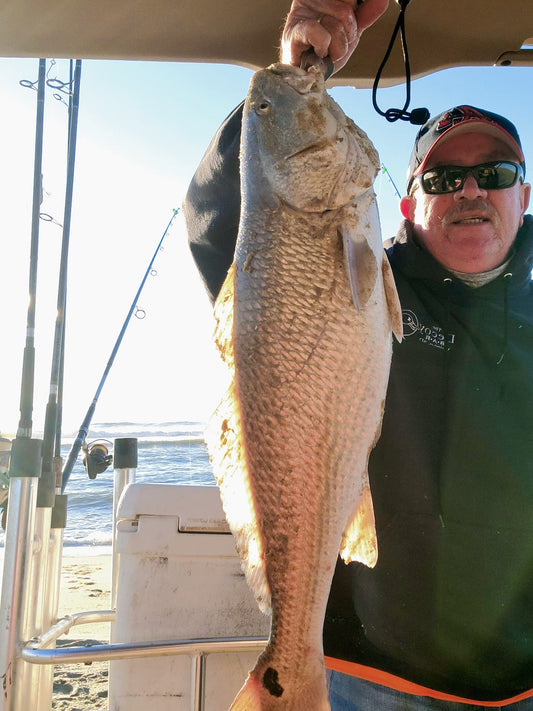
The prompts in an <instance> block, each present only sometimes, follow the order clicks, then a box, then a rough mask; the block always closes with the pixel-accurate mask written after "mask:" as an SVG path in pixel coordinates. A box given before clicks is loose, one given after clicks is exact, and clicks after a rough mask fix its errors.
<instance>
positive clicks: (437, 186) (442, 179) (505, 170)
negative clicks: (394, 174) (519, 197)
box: [416, 160, 524, 195]
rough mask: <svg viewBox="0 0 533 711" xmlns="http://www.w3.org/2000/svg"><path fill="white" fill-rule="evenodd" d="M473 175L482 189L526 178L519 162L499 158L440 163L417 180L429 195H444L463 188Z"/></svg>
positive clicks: (510, 184)
mask: <svg viewBox="0 0 533 711" xmlns="http://www.w3.org/2000/svg"><path fill="white" fill-rule="evenodd" d="M469 175H473V176H474V178H475V180H476V182H477V184H478V186H479V187H480V188H481V189H482V190H504V189H505V188H511V187H512V186H513V185H514V184H515V183H516V181H517V180H518V179H520V180H523V179H524V169H523V168H522V166H521V165H520V164H519V163H513V162H512V161H507V160H498V161H493V162H491V163H480V165H472V166H462V165H438V166H437V167H435V168H430V169H429V170H425V171H424V172H423V173H421V174H420V175H419V176H417V178H416V180H418V182H419V183H420V185H421V187H422V190H423V191H424V192H425V193H427V194H428V195H444V194H445V193H456V192H457V191H458V190H461V188H462V187H463V185H464V184H465V180H466V179H467V177H468V176H469Z"/></svg>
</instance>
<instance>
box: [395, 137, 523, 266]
mask: <svg viewBox="0 0 533 711" xmlns="http://www.w3.org/2000/svg"><path fill="white" fill-rule="evenodd" d="M495 160H512V161H514V162H518V159H517V157H516V156H515V155H513V153H512V151H511V149H510V148H509V147H508V146H507V145H506V144H505V143H504V142H503V141H500V140H499V139H498V138H495V137H493V136H489V135H487V134H484V133H476V132H472V133H461V134H459V135H458V136H451V137H450V138H449V139H448V140H447V141H446V142H445V143H443V144H442V145H441V146H437V147H436V148H435V150H434V151H433V153H432V154H431V156H430V160H429V161H428V164H427V166H426V169H429V168H434V167H436V166H439V165H460V166H474V165H479V164H480V163H485V162H489V161H495ZM530 188H531V186H530V185H528V184H521V183H520V182H519V181H517V182H516V183H515V185H513V186H512V187H510V188H505V189H504V190H482V189H481V188H479V186H478V184H477V182H476V179H475V178H474V176H473V175H468V176H467V178H466V180H465V183H464V185H463V187H462V188H461V189H460V190H458V191H457V192H455V193H447V194H445V195H426V194H425V193H424V192H423V190H422V188H421V186H420V185H417V187H416V188H415V190H414V191H413V192H412V194H411V195H409V196H407V197H404V198H402V201H401V203H400V208H401V211H402V215H403V216H404V217H405V218H406V219H408V220H410V221H411V222H412V223H413V226H414V231H415V234H416V236H417V237H418V239H419V240H420V242H421V243H422V244H423V245H424V246H425V247H426V249H427V250H428V252H430V253H431V254H432V255H433V256H434V257H435V259H437V261H439V262H440V263H441V264H442V265H443V266H444V267H446V268H447V269H451V270H455V271H460V272H467V273H477V272H484V271H488V270H489V269H493V268H495V267H497V266H499V265H500V264H502V263H503V262H504V261H505V259H506V257H507V255H508V253H509V250H510V248H511V245H512V244H513V242H514V239H515V237H516V233H517V231H518V229H519V227H520V226H521V224H522V222H523V216H524V212H525V211H526V209H527V206H528V203H529V194H530Z"/></svg>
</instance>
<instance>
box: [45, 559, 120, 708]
mask: <svg viewBox="0 0 533 711" xmlns="http://www.w3.org/2000/svg"><path fill="white" fill-rule="evenodd" d="M110 607H111V555H110V554H109V555H97V556H78V555H69V551H68V549H67V551H66V553H65V554H64V557H63V566H62V574H61V593H60V598H59V617H60V618H61V617H63V616H64V615H66V614H69V613H73V612H84V611H88V610H109V609H110ZM109 628H110V625H109V623H98V624H87V625H79V626H76V627H73V628H72V629H71V631H70V633H69V634H68V635H66V636H64V637H61V638H60V639H59V640H58V643H57V646H58V647H59V646H79V645H83V644H86V643H87V641H88V640H90V641H92V642H93V643H96V642H98V643H100V644H101V643H107V642H108V641H109ZM108 675H109V662H97V663H94V664H90V665H87V664H69V665H62V666H56V667H55V668H54V687H53V697H52V709H57V711H89V709H91V710H92V709H97V710H101V711H108V708H109V704H108V688H107V687H108Z"/></svg>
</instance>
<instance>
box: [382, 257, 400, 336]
mask: <svg viewBox="0 0 533 711" xmlns="http://www.w3.org/2000/svg"><path fill="white" fill-rule="evenodd" d="M381 270H382V273H383V287H384V289H385V298H386V299H387V306H388V308H389V315H390V319H391V326H392V332H393V333H394V336H395V338H396V340H397V341H398V343H401V341H402V338H403V318H402V307H401V304H400V297H399V296H398V290H397V289H396V282H395V281H394V275H393V273H392V269H391V265H390V264H389V260H388V258H387V254H386V252H385V251H384V252H383V262H382V267H381Z"/></svg>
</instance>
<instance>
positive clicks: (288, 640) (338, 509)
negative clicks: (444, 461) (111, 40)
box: [206, 65, 401, 711]
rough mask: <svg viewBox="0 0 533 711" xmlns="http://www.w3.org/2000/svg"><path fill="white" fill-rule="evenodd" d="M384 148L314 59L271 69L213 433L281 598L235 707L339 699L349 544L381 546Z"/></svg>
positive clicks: (218, 464) (235, 500) (243, 538)
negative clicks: (376, 493)
mask: <svg viewBox="0 0 533 711" xmlns="http://www.w3.org/2000/svg"><path fill="white" fill-rule="evenodd" d="M378 165H379V163H378V160H377V154H376V152H375V150H374V149H373V147H372V145H371V143H370V142H369V141H368V139H367V138H366V136H365V135H364V134H363V133H362V132H361V131H360V129H358V128H357V127H356V126H355V125H354V124H353V122H351V121H350V119H348V118H347V117H346V116H345V115H344V114H343V112H342V111H341V110H340V108H339V107H338V106H337V105H336V104H335V102H333V100H332V99H331V98H330V97H329V96H328V95H327V94H326V92H325V90H324V81H323V76H322V75H321V74H320V72H318V71H317V70H316V69H315V68H311V69H310V70H309V71H308V72H305V71H303V70H301V69H298V68H294V67H288V66H285V65H273V66H272V67H269V68H267V69H266V70H262V71H261V72H258V73H257V74H256V75H254V78H253V79H252V82H251V86H250V91H249V95H248V98H247V100H246V103H245V110H244V118H243V138H242V143H241V175H242V187H241V191H242V211H241V221H240V227H239V236H238V241H237V247H236V252H235V259H234V264H233V266H232V268H231V269H230V272H229V274H228V277H227V279H226V282H225V284H224V286H223V288H222V292H221V294H220V296H219V299H218V301H217V304H216V306H215V317H216V320H217V329H216V342H217V344H218V347H219V350H220V352H221V354H222V356H223V358H224V359H225V360H226V363H227V365H228V367H229V369H230V371H231V374H232V384H231V385H230V388H229V390H228V393H227V395H226V397H225V399H224V400H223V402H222V403H221V405H220V407H219V409H218V410H217V412H216V413H215V415H214V416H213V418H212V421H211V423H210V426H209V429H208V432H207V433H206V440H207V443H208V448H209V452H210V456H211V460H212V463H213V469H214V473H215V476H216V478H217V482H218V484H219V487H220V491H221V497H222V501H223V504H224V508H225V511H226V516H227V518H228V522H229V524H230V527H231V529H232V531H233V533H234V535H235V539H236V545H237V549H238V551H239V554H240V555H241V558H242V560H243V567H244V570H245V573H246V576H247V580H248V582H249V584H250V585H251V587H252V589H253V590H254V592H255V594H256V596H257V598H258V601H259V603H260V605H261V606H262V608H263V609H266V608H270V609H271V614H272V620H271V633H270V638H269V641H268V643H267V646H266V648H265V651H264V652H263V653H262V654H261V655H260V657H259V659H258V661H257V664H256V666H255V667H254V669H253V670H252V671H251V672H250V675H249V677H248V680H247V681H246V683H245V685H244V686H243V689H242V690H241V692H240V693H239V695H238V696H237V698H236V700H235V702H234V704H233V705H232V710H233V711H244V710H246V711H257V710H261V711H274V710H276V711H298V710H300V709H301V710H302V711H303V710H304V709H305V711H315V710H316V711H322V710H327V709H329V703H328V698H327V696H328V695H327V688H326V679H325V667H324V656H323V650H322V626H323V620H324V614H325V607H326V603H327V599H328V595H329V590H330V586H331V580H332V576H333V572H334V569H335V563H336V559H337V556H338V554H339V551H341V553H342V555H343V557H344V558H345V559H346V560H347V561H349V560H360V561H362V562H365V563H366V564H369V565H373V564H375V559H376V541H375V530H374V522H373V511H372V504H371V497H370V492H369V488H368V477H367V471H366V469H367V461H368V456H369V452H370V450H371V448H372V446H373V445H374V444H375V442H376V438H377V436H378V433H379V429H380V424H381V418H382V413H383V402H384V398H385V392H386V386H387V380H388V373H389V368H390V357H391V349H392V342H391V332H392V328H394V329H395V332H396V333H397V334H398V335H399V334H400V332H401V325H400V323H401V321H400V309H399V304H398V302H397V295H396V291H395V287H394V282H393V279H392V276H391V272H390V268H389V267H388V263H387V262H386V259H385V258H384V254H383V247H382V244H381V237H380V234H379V223H378V222H377V220H376V216H375V199H374V194H373V191H372V181H373V179H374V177H375V175H376V172H377V169H378Z"/></svg>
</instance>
